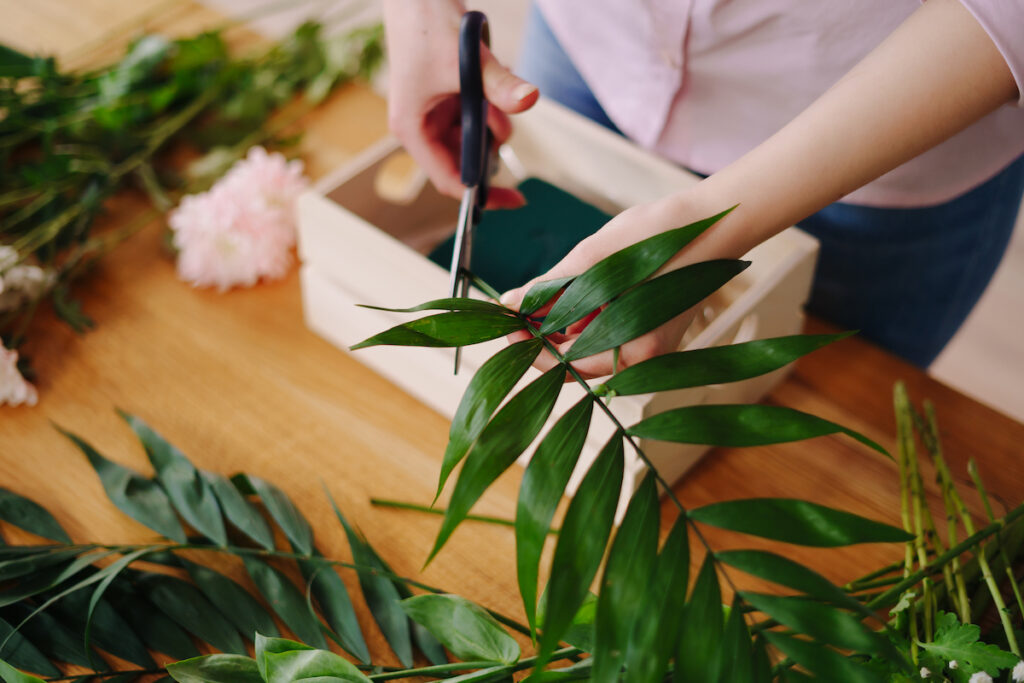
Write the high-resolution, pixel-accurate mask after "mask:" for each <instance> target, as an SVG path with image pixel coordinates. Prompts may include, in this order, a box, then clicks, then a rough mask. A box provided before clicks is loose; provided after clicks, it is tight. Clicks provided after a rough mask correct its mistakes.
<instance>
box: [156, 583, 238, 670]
mask: <svg viewBox="0 0 1024 683" xmlns="http://www.w3.org/2000/svg"><path fill="white" fill-rule="evenodd" d="M138 585H139V588H140V590H141V591H142V593H143V594H144V595H145V596H146V597H147V598H149V600H150V601H151V602H152V603H153V604H154V605H156V606H157V607H158V608H160V609H161V610H162V611H163V612H164V614H166V615H167V616H169V617H170V618H171V619H173V620H174V621H176V622H177V623H178V625H179V626H181V627H182V628H184V629H185V630H186V631H189V632H191V633H193V634H195V635H196V637H198V638H199V639H200V640H202V641H203V642H204V643H209V644H210V645H212V646H214V647H215V648H217V649H218V650H220V651H222V652H226V653H229V654H243V653H245V651H246V650H245V642H244V641H243V640H242V638H241V637H240V636H239V635H238V631H236V630H235V627H234V626H233V625H232V624H231V622H230V621H228V620H227V617H225V616H224V615H222V614H221V613H220V611H219V610H218V609H217V608H215V607H214V606H213V605H212V604H210V601H209V600H207V599H206V597H205V596H204V595H203V594H202V593H200V592H199V590H198V589H197V588H196V587H195V586H193V585H192V584H190V583H188V582H186V581H182V580H181V579H176V578H174V577H172V576H167V575H164V574H147V575H146V576H145V577H144V578H143V579H142V580H140V581H139V583H138Z"/></svg>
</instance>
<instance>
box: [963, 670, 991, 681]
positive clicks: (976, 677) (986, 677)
mask: <svg viewBox="0 0 1024 683" xmlns="http://www.w3.org/2000/svg"><path fill="white" fill-rule="evenodd" d="M967 683H992V677H991V676H989V675H988V674H987V673H985V672H984V671H979V672H978V673H976V674H974V675H973V676H971V679H970V680H969V681H968V682H967Z"/></svg>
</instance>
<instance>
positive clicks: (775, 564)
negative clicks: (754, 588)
mask: <svg viewBox="0 0 1024 683" xmlns="http://www.w3.org/2000/svg"><path fill="white" fill-rule="evenodd" d="M715 556H716V557H717V558H718V560H719V561H721V562H724V563H725V564H727V565H729V566H730V567H735V568H736V569H739V570H740V571H744V572H746V573H748V574H751V575H753V576H756V577H758V578H760V579H765V580H766V581H771V582H773V583H777V584H779V585H782V586H786V587H787V588H792V589H793V590H798V591H801V592H803V593H806V594H807V595H809V596H811V597H812V598H816V599H818V600H821V601H823V602H830V603H833V604H835V605H839V606H841V607H845V608H846V609H850V610H854V611H856V612H859V613H860V614H863V615H864V616H865V617H869V618H870V617H873V616H874V612H872V611H871V610H869V609H868V608H867V607H865V606H864V604H863V603H861V602H860V601H858V600H855V599H854V598H853V597H851V596H850V595H849V594H848V593H847V592H846V591H844V590H843V589H841V588H840V587H839V586H837V585H835V584H834V583H832V582H831V581H829V580H828V579H826V578H825V577H824V576H822V575H821V574H819V573H818V572H816V571H814V570H813V569H808V568H807V567H805V566H803V565H802V564H800V563H798V562H794V561H793V560H790V559H788V558H786V557H782V556H781V555H776V554H775V553H770V552H768V551H766V550H725V551H721V552H718V553H716V554H715Z"/></svg>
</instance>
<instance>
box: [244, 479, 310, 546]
mask: <svg viewBox="0 0 1024 683" xmlns="http://www.w3.org/2000/svg"><path fill="white" fill-rule="evenodd" d="M243 479H244V480H245V482H246V485H247V486H248V487H250V488H251V490H253V491H255V492H256V494H257V495H258V496H259V497H260V500H261V501H262V502H263V506H264V507H265V508H267V512H269V513H270V516H271V517H272V518H273V520H274V521H275V522H277V525H278V526H279V527H281V531H283V532H284V535H285V536H286V537H287V538H288V540H289V541H290V542H291V544H292V545H293V546H295V549H296V550H297V551H298V552H300V553H302V554H303V555H310V554H312V552H313V529H312V527H310V526H309V522H307V521H306V518H305V517H303V516H302V513H301V512H299V509H298V508H297V507H295V504H294V503H293V502H292V500H291V498H289V497H288V495H287V494H286V493H285V492H284V491H282V490H281V489H279V488H277V487H276V486H274V485H273V484H271V483H270V482H268V481H264V480H263V479H260V478H259V477H254V476H252V475H251V474H249V475H246V474H237V475H235V477H234V480H235V482H236V484H235V485H236V486H238V482H239V481H240V480H243ZM240 490H241V489H240Z"/></svg>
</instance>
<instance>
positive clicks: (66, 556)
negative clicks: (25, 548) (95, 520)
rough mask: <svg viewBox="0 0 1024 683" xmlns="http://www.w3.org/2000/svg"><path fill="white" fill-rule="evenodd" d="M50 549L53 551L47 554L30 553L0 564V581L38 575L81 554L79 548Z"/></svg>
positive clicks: (57, 547) (58, 547)
mask: <svg viewBox="0 0 1024 683" xmlns="http://www.w3.org/2000/svg"><path fill="white" fill-rule="evenodd" d="M51 547H53V548H54V549H53V550H51V551H49V552H45V551H44V552H39V553H32V554H31V555H27V556H25V557H17V558H14V559H12V560H6V561H4V562H0V581H9V580H10V579H17V578H19V577H22V576H25V575H26V574H33V575H38V574H37V573H38V572H39V571H41V570H43V569H45V568H47V567H52V566H53V565H55V564H62V563H65V562H68V561H69V560H71V559H72V558H73V557H76V556H77V555H78V554H79V553H80V552H81V549H80V548H62V547H60V546H51Z"/></svg>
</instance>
